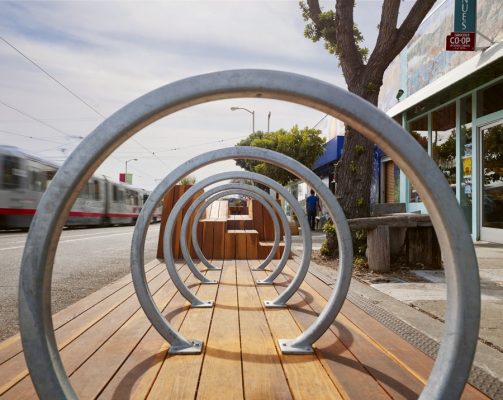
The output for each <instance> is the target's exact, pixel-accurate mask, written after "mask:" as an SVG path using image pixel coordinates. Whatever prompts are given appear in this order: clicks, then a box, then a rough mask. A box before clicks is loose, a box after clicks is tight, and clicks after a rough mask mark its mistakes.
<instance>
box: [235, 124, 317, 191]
mask: <svg viewBox="0 0 503 400" xmlns="http://www.w3.org/2000/svg"><path fill="white" fill-rule="evenodd" d="M320 134H321V131H320V130H318V129H312V128H308V127H305V128H304V129H299V127H298V126H297V125H295V126H294V127H292V129H290V131H286V130H284V129H280V130H278V131H275V132H267V133H266V132H261V131H257V132H255V133H252V134H251V135H249V136H248V137H247V138H246V139H243V140H241V141H240V142H239V143H238V144H237V146H253V147H261V148H263V149H269V150H274V151H277V152H278V153H282V154H285V155H287V156H289V157H291V158H293V159H295V160H297V161H299V162H300V163H302V164H304V165H305V166H306V167H308V168H312V166H313V164H314V162H315V161H316V159H317V158H318V157H320V156H321V155H322V154H323V152H324V147H323V145H324V143H325V139H324V138H322V137H321V136H320ZM236 164H237V165H238V166H240V167H241V168H244V169H245V170H247V171H252V172H257V173H259V174H262V175H266V176H268V177H270V178H272V179H274V180H275V181H277V182H279V183H280V184H282V185H286V184H288V183H289V182H291V181H293V180H295V179H297V177H296V176H295V175H292V174H290V173H289V172H288V171H285V170H284V169H282V168H278V167H276V166H274V165H271V164H268V163H264V162H260V161H255V160H236Z"/></svg>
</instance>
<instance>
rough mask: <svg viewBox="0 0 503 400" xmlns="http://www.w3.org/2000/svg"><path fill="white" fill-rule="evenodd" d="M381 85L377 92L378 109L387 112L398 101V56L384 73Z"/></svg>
mask: <svg viewBox="0 0 503 400" xmlns="http://www.w3.org/2000/svg"><path fill="white" fill-rule="evenodd" d="M382 81H383V85H382V86H381V90H380V92H379V108H380V109H381V110H384V111H388V110H389V109H390V108H391V107H393V106H394V105H395V104H396V103H397V102H398V100H397V99H396V94H397V92H398V89H400V56H398V57H396V58H395V59H394V60H393V61H392V62H391V64H390V65H389V67H388V69H386V71H385V72H384V76H383V80H382Z"/></svg>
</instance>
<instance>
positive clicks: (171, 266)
mask: <svg viewBox="0 0 503 400" xmlns="http://www.w3.org/2000/svg"><path fill="white" fill-rule="evenodd" d="M194 188H195V190H192V189H194ZM227 189H241V190H242V191H247V192H252V191H256V192H260V189H257V188H255V187H253V186H249V185H242V184H237V183H234V184H227V185H222V186H220V187H216V188H213V189H211V190H209V191H208V192H205V193H204V194H202V195H201V197H200V198H201V199H202V200H203V201H204V200H205V199H206V198H208V197H210V196H212V195H214V194H215V193H217V194H218V193H219V192H221V191H224V190H227ZM244 189H246V190H244ZM198 190H199V188H198V187H197V186H193V187H192V188H190V189H189V190H188V191H187V192H185V193H184V194H183V196H182V197H180V199H179V200H178V202H177V203H176V205H177V206H178V207H174V208H173V210H172V213H171V214H170V216H169V218H168V221H167V222H166V230H165V231H164V240H163V244H164V255H165V262H166V267H167V269H168V273H169V275H170V277H171V280H172V281H173V283H174V285H175V286H176V288H177V289H178V291H179V292H180V293H181V294H182V296H184V297H185V298H186V299H187V300H188V301H189V302H190V303H191V305H192V307H211V306H213V302H210V301H203V300H201V299H199V298H198V297H197V296H196V295H195V294H193V293H192V292H191V291H190V290H189V288H188V287H187V286H186V285H185V283H184V282H183V281H182V280H181V279H180V277H179V276H178V272H177V271H176V266H175V262H174V260H173V251H172V245H171V243H172V234H173V226H174V223H173V221H175V220H176V218H177V217H178V211H179V210H181V209H182V208H183V206H184V205H185V204H186V202H187V200H188V199H190V198H191V197H192V196H193V195H194V194H195V193H197V191H198ZM257 197H258V196H257ZM209 204H210V203H206V204H205V206H207V205H209ZM196 205H197V203H194V204H192V205H191V206H190V208H189V212H190V213H192V212H193V210H194V209H195V206H196ZM205 206H203V207H202V208H200V209H199V210H198V214H197V216H196V218H195V219H194V220H195V221H197V220H198V219H199V218H200V216H201V214H202V212H203V211H204V209H205ZM276 206H277V207H278V208H279V206H278V205H277V204H276ZM189 212H188V213H189ZM276 223H277V220H276ZM278 228H279V224H278ZM185 229H186V226H185ZM195 229H197V224H196V227H195ZM182 235H183V232H182ZM182 235H180V236H181V237H182V238H183V237H184V236H182ZM185 236H186V231H185ZM196 244H197V237H196V242H195V243H194V245H196ZM135 247H136V248H137V247H138V245H137V244H135ZM189 259H190V257H189ZM137 267H138V265H137V264H134V267H133V265H132V268H137ZM139 300H140V303H141V304H142V306H143V305H144V303H145V305H146V308H148V309H150V307H148V306H149V305H150V304H148V303H152V302H153V299H152V296H150V297H149V298H148V299H145V298H141V299H139ZM147 317H148V318H149V319H150V317H151V315H149V314H147ZM152 317H154V318H155V319H157V318H162V315H156V316H152Z"/></svg>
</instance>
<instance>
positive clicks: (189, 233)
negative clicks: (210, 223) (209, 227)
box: [187, 190, 204, 258]
mask: <svg viewBox="0 0 503 400" xmlns="http://www.w3.org/2000/svg"><path fill="white" fill-rule="evenodd" d="M203 193H204V190H199V191H198V192H197V193H196V194H195V195H194V196H192V198H191V199H190V204H192V203H194V202H195V201H196V200H197V198H198V197H199V196H201V195H202V194H203ZM198 209H199V207H198V208H197V209H196V211H195V212H194V213H192V215H191V217H190V220H189V228H188V230H187V239H188V243H189V251H190V256H191V257H192V258H195V257H196V253H195V251H194V245H193V244H192V224H193V222H194V218H195V216H196V212H197V210H198ZM197 231H198V238H197V240H198V241H199V244H200V243H201V237H202V226H201V224H198V226H197Z"/></svg>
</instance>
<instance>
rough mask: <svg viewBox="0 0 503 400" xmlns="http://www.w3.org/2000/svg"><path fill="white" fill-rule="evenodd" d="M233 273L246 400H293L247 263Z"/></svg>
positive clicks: (237, 265) (239, 263)
mask: <svg viewBox="0 0 503 400" xmlns="http://www.w3.org/2000/svg"><path fill="white" fill-rule="evenodd" d="M236 270H237V285H238V286H237V287H238V301H239V325H240V331H241V346H242V349H241V352H242V360H243V383H244V394H245V398H247V399H289V398H293V397H292V395H291V393H290V389H289V387H288V383H287V380H286V377H285V375H284V372H283V369H282V367H281V363H280V361H279V356H278V354H277V352H276V346H275V344H274V339H273V337H272V336H271V333H270V331H269V326H268V325H267V320H266V318H265V315H264V312H263V310H262V305H261V303H260V299H259V297H258V293H257V290H256V289H255V282H254V280H253V277H252V275H251V273H250V270H249V268H248V263H247V261H244V260H243V261H236Z"/></svg>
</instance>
